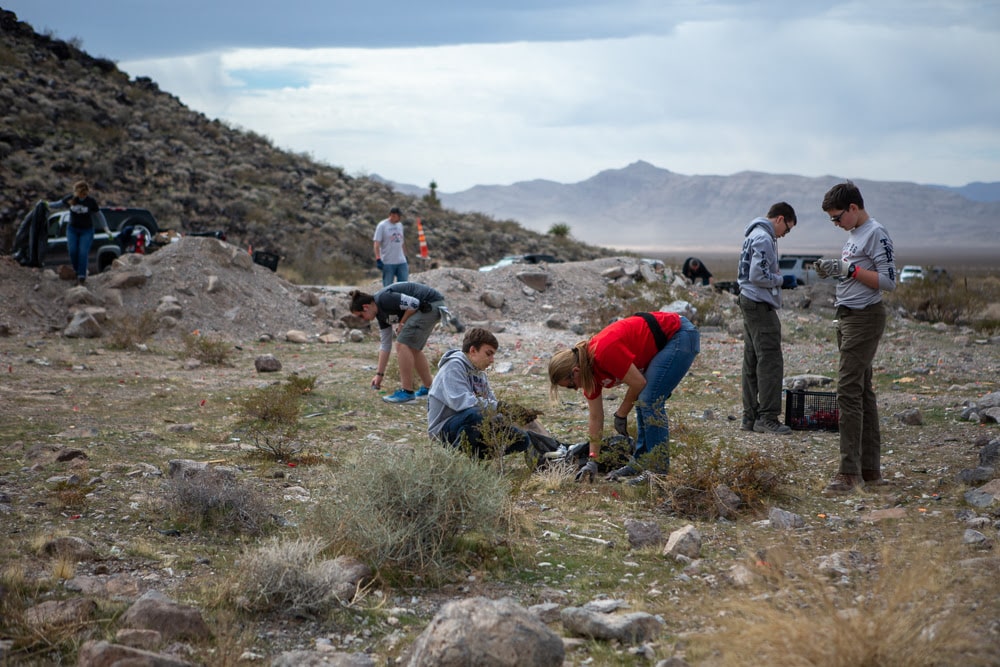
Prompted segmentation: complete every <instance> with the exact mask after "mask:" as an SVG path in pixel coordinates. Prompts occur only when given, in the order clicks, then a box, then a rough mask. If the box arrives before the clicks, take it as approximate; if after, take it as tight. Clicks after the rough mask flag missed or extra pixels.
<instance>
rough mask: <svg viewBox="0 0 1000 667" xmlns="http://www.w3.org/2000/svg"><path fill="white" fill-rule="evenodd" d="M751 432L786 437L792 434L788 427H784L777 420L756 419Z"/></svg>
mask: <svg viewBox="0 0 1000 667" xmlns="http://www.w3.org/2000/svg"><path fill="white" fill-rule="evenodd" d="M753 430H754V432H756V433H773V434H775V435H788V434H789V433H791V432H792V429H791V427H790V426H785V425H784V424H782V423H781V422H779V421H778V420H777V419H764V418H761V419H758V420H757V421H755V422H754V423H753Z"/></svg>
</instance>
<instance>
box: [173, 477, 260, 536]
mask: <svg viewBox="0 0 1000 667" xmlns="http://www.w3.org/2000/svg"><path fill="white" fill-rule="evenodd" d="M166 490H167V507H168V513H169V514H170V516H171V517H172V518H173V520H174V521H175V522H177V523H179V524H185V525H192V526H194V527H195V528H198V529H200V530H217V531H223V532H228V533H233V534H241V535H260V534H261V533H264V532H266V530H267V528H268V527H269V526H270V525H271V524H272V520H271V512H270V510H269V509H268V507H267V505H266V503H265V502H264V498H263V497H262V496H261V495H260V494H259V493H257V492H256V491H254V490H253V489H251V488H250V487H248V486H246V485H245V484H243V483H241V482H239V480H237V479H236V478H235V477H232V476H231V475H228V474H225V473H222V472H219V471H216V470H206V471H203V472H201V473H198V474H195V475H182V476H179V477H176V478H174V479H171V480H170V481H168V482H167V485H166Z"/></svg>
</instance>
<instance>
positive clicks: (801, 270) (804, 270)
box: [778, 255, 833, 289]
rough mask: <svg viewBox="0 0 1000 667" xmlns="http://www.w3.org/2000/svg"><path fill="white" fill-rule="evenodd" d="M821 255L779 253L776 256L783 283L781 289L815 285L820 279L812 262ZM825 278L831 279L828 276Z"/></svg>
mask: <svg viewBox="0 0 1000 667" xmlns="http://www.w3.org/2000/svg"><path fill="white" fill-rule="evenodd" d="M821 257H822V255H781V256H780V257H778V270H780V271H781V276H782V278H783V279H784V281H785V282H784V283H783V284H782V285H781V287H782V289H794V288H795V287H797V286H799V285H815V284H816V283H818V282H820V281H821V279H820V277H819V276H818V275H816V269H814V268H813V264H814V263H815V262H816V260H818V259H820V258H821ZM827 280H833V279H832V278H828V279H827Z"/></svg>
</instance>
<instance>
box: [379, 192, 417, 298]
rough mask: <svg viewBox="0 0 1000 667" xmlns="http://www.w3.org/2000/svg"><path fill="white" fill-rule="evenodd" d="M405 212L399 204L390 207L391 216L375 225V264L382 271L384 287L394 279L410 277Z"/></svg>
mask: <svg viewBox="0 0 1000 667" xmlns="http://www.w3.org/2000/svg"><path fill="white" fill-rule="evenodd" d="M402 219H403V212H402V211H400V210H399V207H398V206H393V207H392V208H390V209H389V217H388V218H386V219H385V220H383V221H382V222H380V223H378V226H377V227H375V236H374V238H373V241H374V242H375V243H374V245H375V266H377V267H378V268H379V269H381V271H382V287H388V286H389V285H391V284H392V283H393V282H394V281H397V280H398V281H399V282H401V283H405V282H407V281H408V280H409V279H410V265H409V264H407V263H406V253H405V252H404V250H403V222H402Z"/></svg>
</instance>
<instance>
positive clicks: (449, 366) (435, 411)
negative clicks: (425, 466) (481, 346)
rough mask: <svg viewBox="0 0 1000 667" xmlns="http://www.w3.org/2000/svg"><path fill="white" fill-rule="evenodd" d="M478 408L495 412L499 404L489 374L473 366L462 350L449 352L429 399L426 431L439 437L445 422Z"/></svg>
mask: <svg viewBox="0 0 1000 667" xmlns="http://www.w3.org/2000/svg"><path fill="white" fill-rule="evenodd" d="M477 405H478V406H480V407H482V408H487V407H491V408H494V409H495V408H496V405H497V397H496V395H494V393H493V389H491V388H490V381H489V379H487V377H486V371H481V370H479V369H477V368H476V367H475V366H473V365H472V362H470V361H469V358H468V357H467V356H465V353H464V352H462V351H461V350H448V351H447V352H445V353H444V356H443V357H441V361H440V362H439V363H438V373H437V375H435V376H434V381H433V382H432V383H431V390H430V393H429V394H428V396H427V432H428V433H429V434H430V435H431V436H433V437H435V438H437V437H439V436H438V434H439V433H440V432H441V429H442V428H443V427H444V425H445V422H447V421H448V420H449V419H451V418H452V417H453V416H454V415H455V414H457V413H459V412H461V411H462V410H467V409H468V408H471V407H474V406H477Z"/></svg>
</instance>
